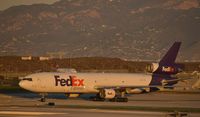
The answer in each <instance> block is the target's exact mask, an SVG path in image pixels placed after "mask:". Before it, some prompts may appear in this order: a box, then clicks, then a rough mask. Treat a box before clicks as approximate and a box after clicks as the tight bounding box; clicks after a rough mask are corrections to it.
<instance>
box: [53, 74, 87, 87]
mask: <svg viewBox="0 0 200 117" xmlns="http://www.w3.org/2000/svg"><path fill="white" fill-rule="evenodd" d="M54 78H55V85H56V86H59V85H60V86H72V87H73V86H84V79H78V78H77V77H76V76H69V78H68V79H63V78H60V76H59V75H55V76H54Z"/></svg>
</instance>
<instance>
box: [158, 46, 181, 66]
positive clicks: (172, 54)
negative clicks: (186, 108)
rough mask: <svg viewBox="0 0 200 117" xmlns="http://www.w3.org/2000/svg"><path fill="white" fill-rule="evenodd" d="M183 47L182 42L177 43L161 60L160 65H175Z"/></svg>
mask: <svg viewBox="0 0 200 117" xmlns="http://www.w3.org/2000/svg"><path fill="white" fill-rule="evenodd" d="M180 46H181V42H175V43H174V44H173V46H172V47H171V48H170V49H169V51H168V52H167V53H166V54H165V56H164V57H163V58H162V59H161V60H160V62H159V64H160V65H174V64H175V60H176V57H177V54H178V51H179V48H180Z"/></svg>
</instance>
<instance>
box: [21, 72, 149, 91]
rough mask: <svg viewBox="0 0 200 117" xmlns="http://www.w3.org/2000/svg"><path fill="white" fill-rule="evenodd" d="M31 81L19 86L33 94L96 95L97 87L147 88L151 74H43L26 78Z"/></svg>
mask: <svg viewBox="0 0 200 117" xmlns="http://www.w3.org/2000/svg"><path fill="white" fill-rule="evenodd" d="M26 78H31V79H32V81H26V80H25V81H21V82H20V86H21V87H23V88H25V89H27V90H30V91H33V92H43V93H45V92H48V93H98V92H99V90H97V89H96V87H99V86H116V87H117V86H125V87H127V86H148V85H150V83H151V81H152V75H151V74H130V73H75V74H68V73H56V72H55V73H54V72H49V73H48V72H44V73H36V74H31V75H28V76H26Z"/></svg>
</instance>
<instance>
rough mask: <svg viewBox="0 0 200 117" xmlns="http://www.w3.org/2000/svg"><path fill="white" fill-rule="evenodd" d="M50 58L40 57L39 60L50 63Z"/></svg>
mask: <svg viewBox="0 0 200 117" xmlns="http://www.w3.org/2000/svg"><path fill="white" fill-rule="evenodd" d="M49 59H50V58H49V57H45V56H40V57H39V60H40V61H48V60H49Z"/></svg>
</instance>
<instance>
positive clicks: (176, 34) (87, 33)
mask: <svg viewBox="0 0 200 117" xmlns="http://www.w3.org/2000/svg"><path fill="white" fill-rule="evenodd" d="M199 3H200V2H199V1H198V0H182V1H180V0H177V1H174V0H159V1H158V0H151V1H145V0H123V1H121V0H96V1H94V0H72V1H70V0H69V1H66V0H61V1H58V2H56V3H54V4H51V5H46V4H34V5H22V6H15V7H11V8H9V9H7V10H4V11H2V12H0V27H1V28H0V41H1V44H0V50H1V51H0V55H1V56H3V55H33V56H44V55H47V54H48V53H57V52H64V53H65V57H82V56H83V57H91V56H102V57H118V58H122V59H129V60H157V59H158V58H160V57H161V56H162V55H163V54H164V53H165V52H166V51H167V50H168V48H169V47H170V46H171V45H172V44H173V42H175V41H182V42H183V46H182V48H181V52H180V56H179V58H178V59H180V60H199V59H200V54H198V50H199V49H200V46H199V45H200V39H199V38H200V34H199V30H200V15H199V12H200V5H199Z"/></svg>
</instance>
